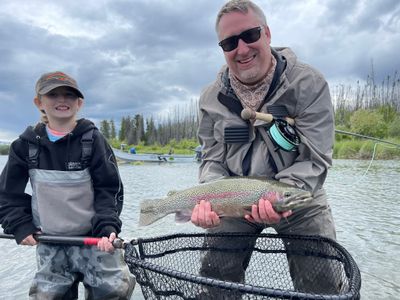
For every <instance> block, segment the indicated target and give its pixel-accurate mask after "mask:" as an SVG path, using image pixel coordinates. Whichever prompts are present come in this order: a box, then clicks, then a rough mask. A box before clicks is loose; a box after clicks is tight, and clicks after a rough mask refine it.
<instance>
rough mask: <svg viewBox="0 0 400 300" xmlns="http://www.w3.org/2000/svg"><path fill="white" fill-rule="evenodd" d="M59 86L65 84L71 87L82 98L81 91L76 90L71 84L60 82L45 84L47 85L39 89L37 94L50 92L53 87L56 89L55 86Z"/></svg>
mask: <svg viewBox="0 0 400 300" xmlns="http://www.w3.org/2000/svg"><path fill="white" fill-rule="evenodd" d="M61 86H66V87H69V88H71V89H73V90H74V91H75V92H76V94H77V95H78V96H79V98H82V99H84V97H83V94H82V93H81V91H80V90H78V89H77V88H75V87H73V86H70V85H68V84H62V83H58V84H57V83H55V84H51V85H49V86H47V87H45V88H43V89H41V90H40V91H39V92H38V94H39V95H46V94H47V93H48V92H50V91H52V90H54V89H56V88H58V87H61Z"/></svg>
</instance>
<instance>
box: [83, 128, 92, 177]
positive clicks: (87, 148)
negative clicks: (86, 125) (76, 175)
mask: <svg viewBox="0 0 400 300" xmlns="http://www.w3.org/2000/svg"><path fill="white" fill-rule="evenodd" d="M93 131H94V129H91V130H89V131H87V132H85V133H84V134H83V135H82V138H81V144H82V157H81V163H82V170H83V169H85V168H86V167H87V166H88V164H89V161H90V158H91V157H92V148H93V147H92V145H93Z"/></svg>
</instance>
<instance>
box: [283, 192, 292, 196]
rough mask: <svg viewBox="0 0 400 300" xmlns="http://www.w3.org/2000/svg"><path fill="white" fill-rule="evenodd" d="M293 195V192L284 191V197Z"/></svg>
mask: <svg viewBox="0 0 400 300" xmlns="http://www.w3.org/2000/svg"><path fill="white" fill-rule="evenodd" d="M291 195H292V193H291V192H284V193H283V196H284V197H290V196H291Z"/></svg>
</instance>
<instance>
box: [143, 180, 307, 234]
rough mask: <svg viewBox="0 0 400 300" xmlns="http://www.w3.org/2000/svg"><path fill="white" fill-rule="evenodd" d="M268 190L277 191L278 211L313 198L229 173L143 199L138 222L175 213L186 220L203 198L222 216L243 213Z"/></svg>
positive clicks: (285, 186)
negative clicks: (164, 195)
mask: <svg viewBox="0 0 400 300" xmlns="http://www.w3.org/2000/svg"><path fill="white" fill-rule="evenodd" d="M268 193H275V194H276V195H277V197H278V200H277V201H276V202H275V203H273V206H274V209H275V210H276V211H278V212H283V211H286V210H290V209H295V208H298V207H301V206H303V205H305V204H307V203H308V202H310V201H312V199H313V198H312V195H311V193H310V192H308V191H305V190H302V189H299V188H296V187H293V186H291V185H288V184H284V183H281V182H278V181H276V180H267V179H260V178H252V177H226V178H223V179H219V180H216V181H212V182H208V183H204V184H200V185H196V186H193V187H190V188H187V189H184V190H181V191H171V192H169V193H168V195H167V197H165V198H162V199H147V200H143V201H142V202H141V205H140V217H139V226H147V225H150V224H152V223H154V222H155V221H157V220H159V219H161V218H163V217H165V216H167V215H169V214H173V213H174V214H175V220H176V221H177V222H180V223H182V222H187V221H189V220H190V217H191V214H192V211H193V208H194V206H195V205H196V204H197V203H199V202H200V201H201V200H206V201H210V203H211V206H212V209H213V211H215V212H216V213H217V214H218V215H219V216H221V217H224V216H229V217H244V215H245V214H246V213H248V212H250V211H251V205H252V204H255V203H257V202H258V200H259V199H260V198H261V197H263V196H264V195H267V194H268Z"/></svg>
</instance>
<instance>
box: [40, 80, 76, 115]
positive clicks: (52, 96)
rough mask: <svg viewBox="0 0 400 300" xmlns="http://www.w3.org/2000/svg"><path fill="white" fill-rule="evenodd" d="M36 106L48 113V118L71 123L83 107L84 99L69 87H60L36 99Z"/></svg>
mask: <svg viewBox="0 0 400 300" xmlns="http://www.w3.org/2000/svg"><path fill="white" fill-rule="evenodd" d="M35 104H36V106H37V107H38V108H39V110H43V111H44V112H45V113H46V116H47V118H48V119H49V121H50V122H51V120H57V121H69V120H71V119H73V120H74V119H75V117H76V114H77V113H78V111H79V109H80V108H81V106H82V99H81V98H79V97H78V96H77V95H76V93H75V91H74V90H73V89H71V88H68V87H63V86H62V87H58V88H55V89H54V90H51V91H50V92H48V93H47V94H46V95H43V96H41V97H40V98H35Z"/></svg>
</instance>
